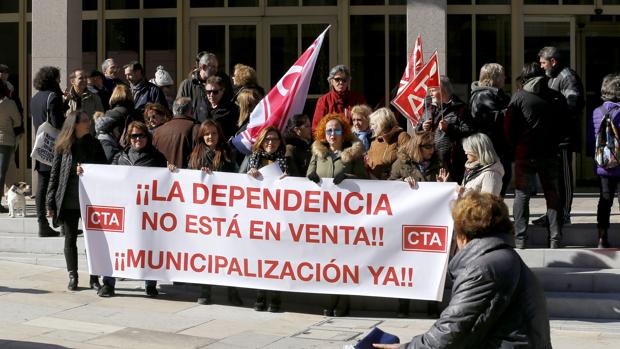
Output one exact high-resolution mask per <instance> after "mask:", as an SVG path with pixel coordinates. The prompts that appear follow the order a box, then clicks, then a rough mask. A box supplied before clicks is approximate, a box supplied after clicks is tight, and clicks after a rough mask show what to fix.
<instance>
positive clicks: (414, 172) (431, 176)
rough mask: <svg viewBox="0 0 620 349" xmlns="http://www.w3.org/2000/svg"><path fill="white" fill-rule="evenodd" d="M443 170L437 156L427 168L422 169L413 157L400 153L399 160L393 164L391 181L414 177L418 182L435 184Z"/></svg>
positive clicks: (434, 156)
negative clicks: (440, 171)
mask: <svg viewBox="0 0 620 349" xmlns="http://www.w3.org/2000/svg"><path fill="white" fill-rule="evenodd" d="M440 169H441V161H440V160H439V157H438V156H437V154H433V157H432V158H431V159H430V161H429V163H428V165H427V166H426V168H422V166H420V164H419V163H417V162H415V161H414V160H413V159H412V158H411V156H409V155H407V154H405V153H403V152H402V151H401V152H398V158H397V159H396V161H394V163H393V164H392V170H391V171H390V177H389V178H388V179H389V180H404V179H405V178H407V177H412V178H413V179H415V180H416V182H435V181H436V180H437V175H438V174H439V170H440Z"/></svg>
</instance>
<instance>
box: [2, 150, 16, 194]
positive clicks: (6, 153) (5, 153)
mask: <svg viewBox="0 0 620 349" xmlns="http://www.w3.org/2000/svg"><path fill="white" fill-rule="evenodd" d="M13 153H15V147H13V146H12V145H0V188H2V195H4V182H5V181H6V171H7V170H8V169H9V164H10V163H11V157H12V156H13ZM2 195H0V197H2Z"/></svg>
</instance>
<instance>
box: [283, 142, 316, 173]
mask: <svg viewBox="0 0 620 349" xmlns="http://www.w3.org/2000/svg"><path fill="white" fill-rule="evenodd" d="M285 157H286V158H287V160H288V163H289V169H288V174H289V176H293V177H305V176H306V171H307V170H308V165H309V164H310V158H312V151H311V150H310V143H308V142H306V141H304V140H303V139H301V138H299V137H288V138H287V139H286V154H285Z"/></svg>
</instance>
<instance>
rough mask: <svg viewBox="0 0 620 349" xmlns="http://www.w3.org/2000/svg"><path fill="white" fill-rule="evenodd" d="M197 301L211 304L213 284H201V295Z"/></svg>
mask: <svg viewBox="0 0 620 349" xmlns="http://www.w3.org/2000/svg"><path fill="white" fill-rule="evenodd" d="M196 303H198V304H201V305H205V304H211V285H201V287H200V296H199V297H198V299H197V300H196Z"/></svg>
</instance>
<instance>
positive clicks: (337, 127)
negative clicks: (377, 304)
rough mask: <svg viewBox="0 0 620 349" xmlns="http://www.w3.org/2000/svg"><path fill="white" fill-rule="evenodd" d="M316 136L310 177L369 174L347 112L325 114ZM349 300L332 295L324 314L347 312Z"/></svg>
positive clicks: (335, 178)
mask: <svg viewBox="0 0 620 349" xmlns="http://www.w3.org/2000/svg"><path fill="white" fill-rule="evenodd" d="M314 139H315V141H314V143H313V144H312V158H311V159H310V165H309V166H308V172H307V177H308V179H310V180H311V181H313V182H315V183H319V182H320V181H321V178H333V183H334V184H340V183H341V182H342V181H343V180H344V179H346V178H362V179H364V178H367V176H366V170H365V168H364V160H363V156H364V152H365V149H364V145H363V144H362V142H360V140H359V139H358V138H357V137H356V136H355V135H354V134H353V132H352V131H351V125H349V123H347V122H346V121H345V120H344V115H342V114H336V113H332V114H327V115H325V116H324V117H323V118H322V119H321V122H319V124H318V126H317V127H316V129H315V130H314ZM350 301H351V299H350V297H349V296H346V295H345V296H338V295H332V296H331V297H330V302H329V304H328V306H327V307H326V308H325V309H323V315H325V316H346V315H348V314H349V305H350Z"/></svg>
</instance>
